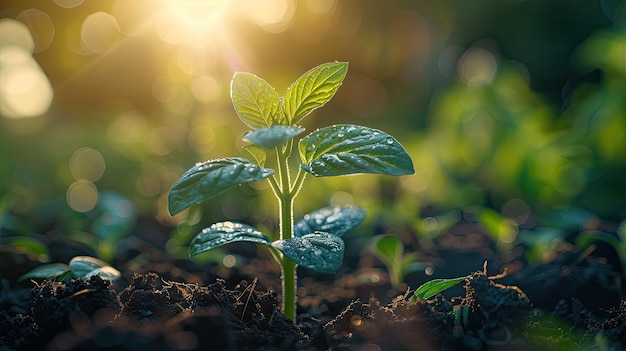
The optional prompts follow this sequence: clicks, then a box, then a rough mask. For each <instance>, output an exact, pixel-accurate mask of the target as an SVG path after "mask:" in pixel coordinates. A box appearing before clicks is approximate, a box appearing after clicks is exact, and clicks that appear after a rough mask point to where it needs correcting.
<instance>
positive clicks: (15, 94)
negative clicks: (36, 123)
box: [0, 33, 53, 118]
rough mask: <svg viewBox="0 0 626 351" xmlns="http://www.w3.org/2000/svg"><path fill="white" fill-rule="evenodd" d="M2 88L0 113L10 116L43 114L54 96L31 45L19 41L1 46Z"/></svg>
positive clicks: (20, 116) (0, 82) (0, 85)
mask: <svg viewBox="0 0 626 351" xmlns="http://www.w3.org/2000/svg"><path fill="white" fill-rule="evenodd" d="M18 34H19V33H18ZM9 35H10V33H9ZM0 91H2V94H0V115H2V116H4V117H11V118H22V117H36V116H39V115H42V114H44V113H45V112H46V111H47V110H48V108H49V107H50V104H51V103H52V98H53V91H52V86H51V85H50V81H49V80H48V78H47V77H46V75H45V74H44V72H43V71H42V70H41V67H39V65H38V64H37V62H36V61H35V60H34V59H33V57H32V56H31V53H30V52H29V51H28V49H25V48H24V47H22V46H16V45H6V46H4V45H3V46H0Z"/></svg>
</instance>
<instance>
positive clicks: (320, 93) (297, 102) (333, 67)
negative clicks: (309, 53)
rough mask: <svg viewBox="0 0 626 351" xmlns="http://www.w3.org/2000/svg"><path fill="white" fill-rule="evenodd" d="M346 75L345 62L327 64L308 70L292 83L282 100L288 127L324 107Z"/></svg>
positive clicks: (346, 65) (346, 67) (346, 66)
mask: <svg viewBox="0 0 626 351" xmlns="http://www.w3.org/2000/svg"><path fill="white" fill-rule="evenodd" d="M346 73H348V63H347V62H329V63H325V64H322V65H319V66H317V67H315V68H313V69H311V70H309V71H308V72H306V73H305V74H303V75H302V76H300V77H299V78H298V79H297V80H296V81H295V82H293V84H291V86H290V87H289V88H288V89H287V92H286V93H285V98H284V104H285V115H286V116H287V122H288V123H289V125H294V124H297V123H298V122H300V120H302V118H304V117H305V116H306V115H308V114H309V113H310V112H311V111H313V110H315V109H316V108H318V107H321V106H324V104H326V103H327V102H328V101H329V100H330V99H331V98H332V97H333V96H334V95H335V93H336V92H337V89H339V87H340V86H341V83H343V79H344V78H345V77H346Z"/></svg>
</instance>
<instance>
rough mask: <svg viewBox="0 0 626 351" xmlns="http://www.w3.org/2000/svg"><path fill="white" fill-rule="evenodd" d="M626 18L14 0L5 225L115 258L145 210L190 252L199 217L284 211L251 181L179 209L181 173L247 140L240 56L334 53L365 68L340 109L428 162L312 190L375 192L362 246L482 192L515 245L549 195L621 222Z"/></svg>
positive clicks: (353, 197) (4, 129)
mask: <svg viewBox="0 0 626 351" xmlns="http://www.w3.org/2000/svg"><path fill="white" fill-rule="evenodd" d="M528 18H533V25H532V26H529V25H528ZM625 22H626V6H625V5H624V2H623V1H608V0H606V1H605V0H603V1H599V2H582V3H581V2H576V3H571V4H570V3H564V2H560V1H544V2H528V1H520V2H516V3H510V2H494V1H488V0H481V1H473V2H471V4H470V3H464V2H453V1H431V2H420V3H419V4H417V3H415V2H412V1H393V2H375V1H365V2H359V1H351V0H306V1H305V0H301V1H297V2H296V1H293V0H268V1H264V2H263V3H262V5H261V3H260V2H258V1H253V0H247V1H242V2H236V3H235V2H229V1H219V0H213V1H193V0H169V1H166V0H163V1H147V0H140V1H132V2H131V1H110V2H87V1H82V0H54V1H49V2H40V1H34V0H27V1H17V0H8V1H4V2H3V3H2V5H0V92H1V94H0V201H1V204H2V205H1V206H0V230H1V232H0V235H1V237H0V239H1V240H3V243H6V242H7V241H5V240H9V239H10V241H11V243H15V240H18V239H16V236H21V237H19V240H22V241H24V240H30V239H27V238H29V237H31V236H32V235H31V234H32V233H45V232H47V231H50V230H52V229H56V230H59V231H61V232H62V233H65V234H67V235H70V236H71V237H73V238H74V239H76V240H77V241H79V242H83V243H87V244H88V245H89V246H91V247H93V249H94V250H95V251H96V252H97V254H98V255H102V257H101V258H103V259H105V260H107V259H110V258H111V257H113V256H114V253H115V251H116V250H117V249H116V247H115V245H116V244H115V243H119V242H120V240H122V238H124V237H127V236H129V235H132V234H135V229H134V228H135V227H136V224H137V223H139V222H141V221H151V222H156V223H158V224H159V225H161V226H163V227H165V228H167V229H166V230H169V231H171V236H169V237H168V238H167V242H166V244H165V246H166V248H167V249H168V250H169V251H170V254H174V255H176V254H180V257H182V256H184V253H183V251H184V247H182V245H183V243H186V242H188V241H189V239H190V235H192V233H194V232H195V231H196V229H197V228H199V227H200V226H202V225H206V224H208V223H211V222H213V221H216V220H220V219H223V218H226V217H227V218H229V219H232V220H242V221H247V222H251V223H258V224H259V225H261V226H265V227H267V228H268V231H273V230H274V228H273V226H274V225H275V224H274V223H272V222H271V221H270V220H269V219H268V218H271V217H269V216H268V214H271V213H273V212H275V211H274V210H275V209H274V208H273V206H275V204H274V201H273V199H272V197H271V195H268V196H265V195H262V193H266V192H256V191H255V189H254V188H251V186H250V185H243V186H241V187H240V188H239V189H238V190H237V191H234V192H230V193H228V195H227V196H226V195H225V196H221V197H220V198H218V199H217V200H216V201H213V202H209V203H205V204H203V205H202V206H201V207H199V208H197V209H196V210H194V211H193V212H189V211H186V212H184V213H181V214H179V215H177V216H175V217H174V218H172V217H170V216H169V214H168V213H167V210H166V195H167V192H168V191H169V188H170V186H171V184H173V182H174V181H175V180H176V179H177V175H179V174H181V173H182V172H183V171H184V170H185V169H187V168H189V166H190V165H193V164H194V163H195V162H198V161H202V160H206V159H214V158H220V157H224V156H225V155H229V154H232V153H233V152H235V151H236V150H237V149H239V148H240V147H241V146H242V145H241V143H242V141H241V136H242V134H243V132H244V129H243V128H241V127H240V126H238V125H232V124H231V121H232V117H233V116H232V106H231V105H230V99H229V96H228V82H229V81H230V79H231V77H232V75H233V72H234V71H239V70H241V71H259V72H266V73H264V75H265V76H267V77H268V79H269V80H271V81H273V82H277V84H276V87H277V90H279V91H284V90H285V89H286V87H287V85H288V84H289V83H290V77H293V76H294V75H297V73H298V72H302V71H303V70H305V69H306V68H307V67H311V66H313V65H314V64H316V63H318V62H326V61H332V60H340V61H350V62H351V72H352V73H351V76H350V78H349V79H347V80H346V82H345V84H344V88H343V90H342V92H340V93H338V94H337V96H336V97H335V101H336V104H333V106H331V107H329V108H330V109H331V110H329V111H327V114H328V115H329V116H343V119H335V120H333V121H332V122H336V123H355V124H365V123H367V124H368V125H371V126H372V127H375V128H384V129H385V130H387V131H389V132H390V134H393V135H396V136H397V137H398V139H401V140H404V141H406V142H405V143H404V145H405V147H406V148H407V150H408V151H409V153H410V154H411V156H412V158H413V160H414V162H415V165H416V174H415V175H413V176H410V177H404V178H402V179H398V180H395V179H394V180H390V179H382V178H379V177H377V176H364V177H358V178H348V179H324V180H322V181H320V182H317V183H316V184H311V186H310V187H309V188H308V189H306V190H305V191H304V192H303V193H302V197H303V198H307V199H308V201H309V203H308V204H307V207H316V206H317V207H323V206H326V205H328V203H327V202H326V201H327V199H328V197H329V194H332V197H331V205H347V204H352V203H358V204H359V205H360V206H362V207H364V208H365V209H366V210H367V212H368V213H369V214H370V216H368V220H367V222H366V223H365V225H364V226H363V228H364V229H363V230H362V232H361V234H357V235H361V236H363V238H362V239H363V240H362V246H365V245H367V242H368V240H369V238H370V237H371V236H372V235H373V234H374V233H378V232H379V228H375V227H383V228H394V227H399V226H403V225H404V226H406V225H409V226H410V227H411V228H412V230H413V231H414V232H415V233H416V234H417V235H418V237H419V240H420V243H422V244H423V245H426V243H428V242H429V241H430V242H432V241H433V240H435V239H436V238H437V236H438V235H439V234H440V233H443V232H445V231H446V230H447V229H448V228H450V226H452V225H453V224H454V223H456V221H458V220H459V218H460V215H459V213H460V212H459V211H464V210H466V209H468V208H470V209H474V210H473V212H472V213H473V215H474V216H475V218H476V220H477V221H480V222H481V225H484V226H485V227H487V228H490V229H489V231H490V232H493V233H496V232H497V233H496V234H494V238H495V241H496V242H497V243H498V246H499V247H500V248H502V249H504V248H506V247H510V246H511V245H512V244H513V243H516V242H518V241H519V240H520V238H519V236H520V235H522V233H526V232H525V231H524V230H523V228H522V227H524V226H525V225H527V223H526V222H527V221H528V218H530V214H531V213H535V214H539V215H542V216H547V213H549V212H550V211H556V210H562V209H567V208H581V209H585V210H586V211H588V212H591V213H594V214H596V215H598V216H600V217H602V218H606V219H609V220H612V221H614V222H618V223H619V222H621V221H622V220H623V219H624V217H626V203H625V197H624V194H626V183H625V182H624V181H623V174H624V173H625V171H626V135H625V133H626V118H624V116H626V99H624V96H625V95H626V79H625V76H626V73H625V66H626V63H625V62H626V58H625V55H626V50H625V47H626V27H625ZM391 115H393V121H394V124H393V125H389V123H388V121H389V119H388V118H386V117H387V116H391ZM319 119H320V121H319V123H320V124H319V125H324V124H329V123H330V121H326V120H324V117H323V116H319ZM364 119H366V120H367V121H363V120H364ZM319 125H317V124H316V125H306V123H305V125H304V127H306V128H307V129H315V128H317V127H318V126H319ZM232 145H235V146H234V147H233V146H232ZM252 186H263V185H256V184H255V185H252ZM295 210H296V212H298V213H303V212H302V211H301V209H299V208H296V209H295ZM470 212H471V211H470ZM433 213H434V214H433ZM194 227H195V228H194ZM368 228H369V229H368ZM520 228H522V229H520ZM390 232H393V230H390ZM524 235H527V234H524ZM7 237H10V238H7ZM545 237H546V238H547V237H550V236H549V235H548V236H545ZM31 239H32V238H31ZM37 247H38V248H37ZM361 249H362V248H359V247H355V250H356V252H359V251H361ZM32 250H34V251H37V252H40V253H41V252H43V251H42V250H44V251H45V249H42V248H41V247H39V246H37V245H34V246H33V247H32ZM41 259H42V261H48V260H49V257H46V254H44V253H41ZM218 260H219V258H218Z"/></svg>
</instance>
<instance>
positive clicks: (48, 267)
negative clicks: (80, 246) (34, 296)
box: [18, 263, 70, 282]
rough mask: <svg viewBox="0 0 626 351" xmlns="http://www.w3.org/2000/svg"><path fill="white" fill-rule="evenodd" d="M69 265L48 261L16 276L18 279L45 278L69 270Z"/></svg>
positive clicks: (56, 275)
mask: <svg viewBox="0 0 626 351" xmlns="http://www.w3.org/2000/svg"><path fill="white" fill-rule="evenodd" d="M69 269H70V267H69V266H68V265H66V264H65V263H49V264H44V265H41V266H39V267H37V268H35V269H33V270H31V271H30V272H28V273H26V274H23V275H22V276H20V277H19V278H18V281H20V282H21V281H23V280H26V279H47V278H54V277H58V276H60V275H62V274H64V273H66V272H67V271H69Z"/></svg>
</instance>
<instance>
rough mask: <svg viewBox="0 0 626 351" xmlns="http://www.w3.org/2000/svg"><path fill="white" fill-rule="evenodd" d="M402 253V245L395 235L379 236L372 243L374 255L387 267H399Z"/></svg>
mask: <svg viewBox="0 0 626 351" xmlns="http://www.w3.org/2000/svg"><path fill="white" fill-rule="evenodd" d="M403 253H404V243H403V242H402V240H401V239H400V238H398V237H397V236H395V235H381V236H379V237H378V238H376V241H375V242H374V254H375V255H376V256H377V257H378V258H379V259H380V260H381V261H383V263H385V265H387V266H394V267H395V266H398V265H401V264H402V254H403ZM397 268H400V267H397Z"/></svg>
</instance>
